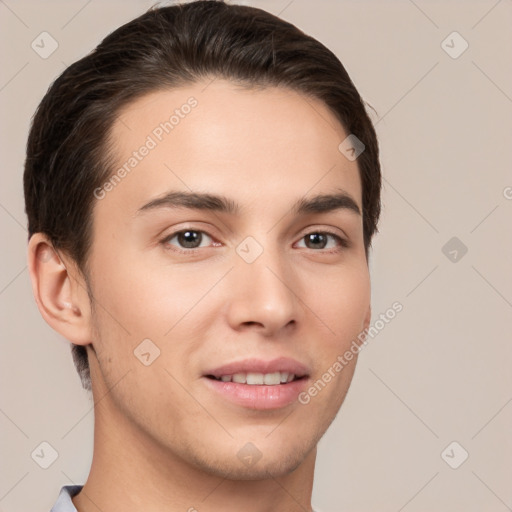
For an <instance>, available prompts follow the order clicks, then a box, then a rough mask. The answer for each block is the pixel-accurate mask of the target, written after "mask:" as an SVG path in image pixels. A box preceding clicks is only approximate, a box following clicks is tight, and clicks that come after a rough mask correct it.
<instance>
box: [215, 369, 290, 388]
mask: <svg viewBox="0 0 512 512" xmlns="http://www.w3.org/2000/svg"><path fill="white" fill-rule="evenodd" d="M293 379H295V374H293V373H288V372H274V373H256V372H248V373H235V374H234V375H222V376H221V377H220V379H217V380H221V381H222V382H236V383H238V384H249V385H262V384H265V385H267V386H276V385H278V384H285V383H287V382H291V381H292V380H293Z"/></svg>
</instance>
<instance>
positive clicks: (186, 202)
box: [137, 190, 361, 215]
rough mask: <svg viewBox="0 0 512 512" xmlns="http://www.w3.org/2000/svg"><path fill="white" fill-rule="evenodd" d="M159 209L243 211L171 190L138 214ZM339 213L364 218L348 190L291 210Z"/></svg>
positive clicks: (224, 201) (218, 199)
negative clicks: (344, 211) (337, 211)
mask: <svg viewBox="0 0 512 512" xmlns="http://www.w3.org/2000/svg"><path fill="white" fill-rule="evenodd" d="M159 208H189V209H193V210H212V211H216V212H221V213H227V214H230V215H237V214H239V213H240V210H241V207H240V205H239V204H237V203H236V202H235V201H233V200H232V199H230V198H228V197H225V196H221V195H216V194H208V193H201V192H182V191H170V192H167V193H166V194H165V195H163V196H161V197H157V198H155V199H152V200H151V201H149V202H148V203H146V204H145V205H144V206H142V207H141V208H139V209H138V211H137V215H138V214H140V213H143V212H146V211H151V210H156V209H159ZM335 210H347V211H351V212H354V213H356V214H357V215H361V210H360V209H359V206H358V204H357V203H356V201H355V200H354V199H353V198H352V196H350V195H349V194H348V193H347V192H345V191H344V190H340V191H339V192H337V193H334V194H318V195H316V196H313V197H308V198H306V197H302V198H300V199H299V200H298V201H296V202H295V203H294V205H293V206H292V210H291V211H292V213H293V214H295V215H305V214H308V213H326V212H331V211H335Z"/></svg>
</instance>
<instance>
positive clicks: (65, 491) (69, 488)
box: [50, 485, 83, 512]
mask: <svg viewBox="0 0 512 512" xmlns="http://www.w3.org/2000/svg"><path fill="white" fill-rule="evenodd" d="M82 487H83V485H65V486H64V487H62V489H61V490H60V493H59V497H58V498H57V501H56V502H55V505H53V507H52V509H51V510H50V512H77V510H76V507H75V505H73V502H72V501H71V498H72V497H73V496H75V494H78V493H79V492H80V491H81V489H82Z"/></svg>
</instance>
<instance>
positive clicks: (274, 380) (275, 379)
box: [263, 372, 281, 386]
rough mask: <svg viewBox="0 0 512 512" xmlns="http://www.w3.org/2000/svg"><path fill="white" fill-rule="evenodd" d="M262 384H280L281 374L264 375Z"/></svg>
mask: <svg viewBox="0 0 512 512" xmlns="http://www.w3.org/2000/svg"><path fill="white" fill-rule="evenodd" d="M263 383H264V384H268V385H270V386H275V385H276V384H281V373H280V372H275V373H266V374H265V375H264V376H263Z"/></svg>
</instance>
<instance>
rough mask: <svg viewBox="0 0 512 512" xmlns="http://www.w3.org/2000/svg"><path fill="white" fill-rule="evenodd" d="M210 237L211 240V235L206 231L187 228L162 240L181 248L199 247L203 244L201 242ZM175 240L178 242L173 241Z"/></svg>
mask: <svg viewBox="0 0 512 512" xmlns="http://www.w3.org/2000/svg"><path fill="white" fill-rule="evenodd" d="M208 239H210V241H211V237H210V236H209V235H207V234H206V233H205V232H204V231H199V230H196V229H185V230H182V231H177V232H176V233H173V234H172V235H169V236H168V237H166V238H165V239H164V240H163V241H162V242H163V243H164V244H165V245H174V246H177V247H178V248H179V249H198V248H199V247H201V246H202V245H201V243H202V242H203V241H204V240H206V241H207V240H208ZM173 240H176V242H177V243H173ZM202 247H204V245H203V246H202Z"/></svg>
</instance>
